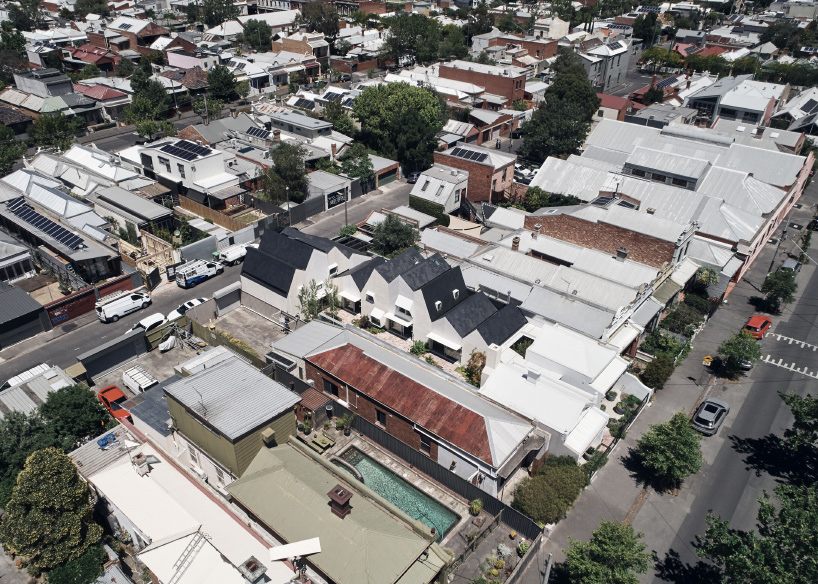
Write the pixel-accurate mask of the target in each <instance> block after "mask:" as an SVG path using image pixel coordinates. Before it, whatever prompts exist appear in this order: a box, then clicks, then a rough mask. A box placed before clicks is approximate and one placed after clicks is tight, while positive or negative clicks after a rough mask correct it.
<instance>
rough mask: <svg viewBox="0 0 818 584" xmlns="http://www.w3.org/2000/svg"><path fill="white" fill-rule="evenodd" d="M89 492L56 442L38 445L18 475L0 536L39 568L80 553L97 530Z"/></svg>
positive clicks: (98, 534)
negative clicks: (40, 446) (40, 447)
mask: <svg viewBox="0 0 818 584" xmlns="http://www.w3.org/2000/svg"><path fill="white" fill-rule="evenodd" d="M90 496H91V492H90V489H89V488H88V484H87V483H86V482H84V481H83V480H81V479H80V477H79V474H78V473H77V467H76V466H74V462H73V461H72V460H71V458H69V457H68V456H67V455H65V454H63V453H62V452H61V451H60V450H58V449H57V448H46V449H44V450H37V451H35V452H34V453H33V454H31V456H29V457H28V459H26V464H25V467H24V468H23V470H22V471H21V472H20V474H19V475H18V476H17V484H16V485H15V487H14V490H13V491H12V494H11V499H10V500H9V502H8V504H7V505H6V509H5V510H6V516H5V517H4V518H3V522H2V523H0V539H2V541H3V543H4V544H5V545H6V547H7V549H10V550H12V551H14V552H15V553H17V554H21V555H24V556H28V557H29V558H30V560H29V561H30V563H31V564H33V565H34V566H36V567H38V568H40V569H42V570H49V569H51V568H55V567H57V566H61V565H63V564H65V563H66V562H68V561H70V560H74V559H76V558H79V557H80V556H81V555H82V554H84V553H85V551H86V550H87V549H88V548H89V547H90V546H92V545H93V544H95V543H96V542H98V541H99V539H100V537H101V536H102V528H101V527H100V526H99V525H97V524H96V523H94V519H93V509H92V508H91V503H90Z"/></svg>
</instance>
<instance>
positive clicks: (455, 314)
mask: <svg viewBox="0 0 818 584" xmlns="http://www.w3.org/2000/svg"><path fill="white" fill-rule="evenodd" d="M495 314H497V308H496V307H495V306H494V304H493V303H492V302H491V300H489V298H488V296H486V295H485V294H483V293H482V292H477V293H476V294H472V295H471V296H469V297H468V298H466V300H464V301H463V302H461V303H460V304H458V305H457V306H455V307H454V308H452V309H451V310H450V311H449V312H447V313H446V314H445V315H444V318H445V319H446V320H447V321H449V324H450V325H452V328H454V330H455V331H456V332H457V334H458V335H460V338H461V339H462V338H463V337H465V336H466V335H468V334H469V333H470V332H472V331H473V330H474V329H476V328H477V327H479V326H480V325H481V324H482V323H484V322H485V321H486V320H488V319H489V318H491V317H492V316H494V315H495Z"/></svg>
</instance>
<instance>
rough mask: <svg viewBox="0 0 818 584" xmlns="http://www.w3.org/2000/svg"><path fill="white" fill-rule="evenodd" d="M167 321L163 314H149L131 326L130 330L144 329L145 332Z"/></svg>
mask: <svg viewBox="0 0 818 584" xmlns="http://www.w3.org/2000/svg"><path fill="white" fill-rule="evenodd" d="M166 322H168V319H166V318H165V315H164V314H159V313H158V312H157V313H156V314H151V315H150V316H146V317H145V318H143V319H142V320H140V321H139V322H138V323H136V324H135V325H133V326H132V327H131V330H133V331H135V330H136V329H140V328H141V329H145V332H146V333H147V332H150V331H152V330H153V329H155V328H156V327H158V326H162V325H163V324H165V323H166Z"/></svg>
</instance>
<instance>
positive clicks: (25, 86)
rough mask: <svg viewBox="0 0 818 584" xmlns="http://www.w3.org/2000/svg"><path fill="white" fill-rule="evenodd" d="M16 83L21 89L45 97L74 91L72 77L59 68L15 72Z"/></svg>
mask: <svg viewBox="0 0 818 584" xmlns="http://www.w3.org/2000/svg"><path fill="white" fill-rule="evenodd" d="M14 85H15V86H16V87H17V89H18V90H19V91H22V92H24V93H30V94H32V95H37V96H39V97H43V98H46V97H54V96H59V95H68V94H71V93H74V84H73V83H72V81H71V78H70V77H68V75H65V74H64V73H61V72H60V71H58V70H57V69H36V70H34V71H26V72H25V73H15V74H14Z"/></svg>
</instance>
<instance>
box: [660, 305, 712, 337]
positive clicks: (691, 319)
mask: <svg viewBox="0 0 818 584" xmlns="http://www.w3.org/2000/svg"><path fill="white" fill-rule="evenodd" d="M703 320H704V313H702V312H701V311H699V310H697V309H696V308H694V307H693V306H691V305H689V304H685V303H682V304H679V305H678V306H677V307H676V309H675V310H674V311H673V312H671V313H670V314H668V315H667V318H665V320H663V321H662V324H661V326H662V328H666V329H668V330H670V331H673V332H674V333H678V334H680V335H687V336H690V334H691V333H692V329H694V328H696V327H697V326H698V325H699V324H701V322H702V321H703Z"/></svg>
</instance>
